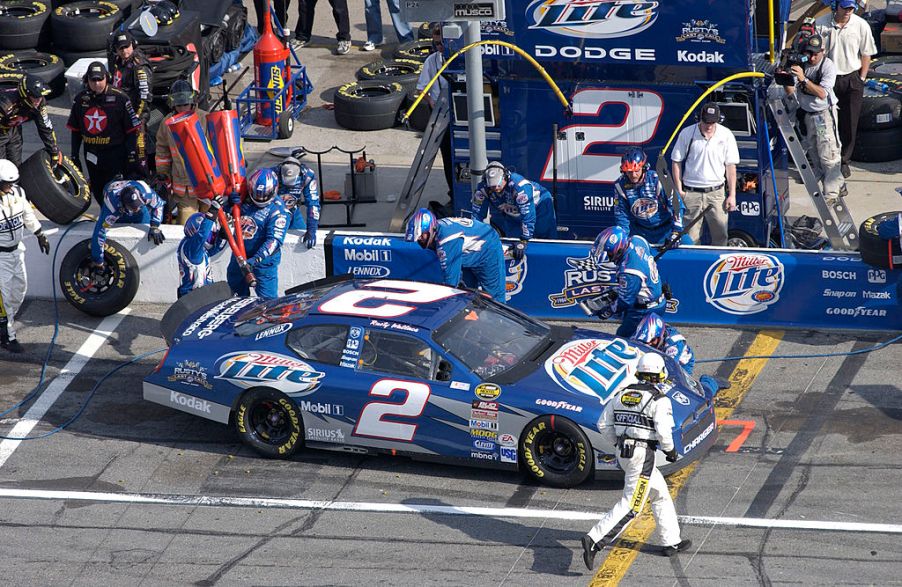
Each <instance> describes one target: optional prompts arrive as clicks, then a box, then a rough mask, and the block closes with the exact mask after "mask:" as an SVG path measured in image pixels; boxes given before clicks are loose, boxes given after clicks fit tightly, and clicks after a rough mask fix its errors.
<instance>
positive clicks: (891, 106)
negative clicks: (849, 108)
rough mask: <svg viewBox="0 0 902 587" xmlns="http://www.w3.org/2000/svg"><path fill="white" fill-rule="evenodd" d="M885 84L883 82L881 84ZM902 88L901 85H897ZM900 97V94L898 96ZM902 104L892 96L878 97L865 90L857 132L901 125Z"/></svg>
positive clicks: (878, 95) (874, 93) (867, 89)
mask: <svg viewBox="0 0 902 587" xmlns="http://www.w3.org/2000/svg"><path fill="white" fill-rule="evenodd" d="M882 83H885V82H882ZM899 85H900V86H902V84H899ZM900 95H902V94H900ZM900 115H902V103H900V101H899V98H896V97H895V96H893V95H892V94H890V95H880V94H877V93H876V92H871V91H869V88H865V91H864V99H862V101H861V114H860V115H859V117H858V132H861V131H872V130H882V129H884V128H894V127H897V126H899V125H900V124H902V117H900Z"/></svg>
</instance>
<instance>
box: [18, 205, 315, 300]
mask: <svg viewBox="0 0 902 587" xmlns="http://www.w3.org/2000/svg"><path fill="white" fill-rule="evenodd" d="M161 228H162V230H163V234H164V235H165V236H166V241H165V242H163V244H161V245H159V246H154V245H153V243H151V242H149V241H148V240H147V227H146V226H140V227H139V226H119V227H114V228H112V229H111V230H109V231H108V232H107V238H109V239H112V240H115V241H116V242H118V243H120V244H121V245H123V246H124V247H126V248H128V250H129V251H131V253H132V255H133V256H134V257H135V260H136V261H137V262H138V266H139V267H140V270H141V286H140V287H139V288H138V294H137V295H136V296H135V301H136V302H153V303H171V302H174V301H175V300H176V295H175V292H176V288H177V287H178V281H179V270H178V264H177V262H176V248H177V247H178V244H179V242H180V241H181V240H182V237H183V236H184V233H183V232H182V227H181V226H175V225H163V226H162V227H161ZM66 229H69V231H68V232H66ZM93 231H94V223H93V222H82V223H79V224H76V225H74V226H72V227H71V228H70V227H69V226H64V227H59V226H57V225H55V224H52V223H47V222H45V223H44V232H45V234H47V237H48V238H49V239H50V255H49V256H47V255H43V254H41V251H40V250H39V249H38V243H37V240H36V239H35V238H34V237H33V236H30V235H29V236H28V237H26V239H25V246H26V247H27V250H26V253H25V264H26V268H27V271H28V296H29V297H35V298H44V299H49V298H51V297H52V296H53V290H52V289H51V287H54V288H56V295H57V296H58V297H60V298H62V292H61V291H60V288H59V277H58V276H57V278H56V281H55V282H54V283H52V284H51V272H50V269H51V267H50V264H51V260H52V259H53V253H54V250H56V246H57V243H59V242H60V238H61V237H63V234H64V233H65V237H64V238H63V243H62V246H60V248H59V252H58V253H57V257H56V268H55V269H56V271H57V272H59V265H60V263H61V262H62V260H63V258H64V257H65V256H66V253H67V252H69V249H71V248H72V246H73V245H75V244H76V243H78V242H79V241H82V240H84V239H87V238H91V234H92V232H93ZM302 234H303V233H302V232H299V231H293V230H292V231H288V235H287V236H286V238H285V244H284V245H282V263H281V265H280V266H279V293H282V292H284V291H285V289H287V288H289V287H291V286H293V285H296V284H298V283H303V282H305V281H310V280H312V279H319V278H321V277H325V275H326V265H325V258H324V256H323V246H322V243H323V241H324V240H325V238H326V235H327V234H328V231H320V232H319V234H318V241H319V242H318V243H317V245H316V247H315V248H313V249H310V250H307V247H306V246H305V245H304V243H303V242H302V241H301V239H300V236H301V235H302ZM231 256H232V253H231V251H230V250H229V248H228V247H226V248H225V249H224V250H223V251H222V252H221V253H220V254H219V255H217V256H216V257H215V258H214V263H213V274H214V279H216V280H224V279H225V274H226V266H227V265H228V263H229V259H231Z"/></svg>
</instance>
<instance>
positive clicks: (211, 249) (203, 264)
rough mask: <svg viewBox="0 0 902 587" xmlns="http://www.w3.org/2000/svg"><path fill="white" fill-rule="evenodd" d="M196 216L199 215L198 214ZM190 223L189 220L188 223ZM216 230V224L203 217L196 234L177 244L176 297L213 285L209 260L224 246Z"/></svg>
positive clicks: (211, 267) (223, 241)
mask: <svg viewBox="0 0 902 587" xmlns="http://www.w3.org/2000/svg"><path fill="white" fill-rule="evenodd" d="M197 214H198V215H201V214H200V213H199V212H198V213H197ZM191 221H192V219H191V218H189V219H188V222H189V223H190V222H191ZM216 228H217V224H216V222H214V221H213V220H212V219H210V218H206V217H204V218H203V220H202V221H201V222H200V228H199V229H198V230H197V232H195V233H194V234H193V235H192V236H186V237H185V238H183V239H182V242H180V243H179V246H178V249H177V250H176V258H177V260H178V264H179V287H178V291H177V292H176V295H177V296H178V297H182V296H183V295H186V294H188V293H189V292H191V291H194V290H195V289H197V288H199V287H203V286H205V285H210V284H211V283H213V265H212V264H211V261H210V258H211V257H213V256H214V255H216V254H217V253H219V251H221V250H222V249H223V247H225V244H226V241H225V239H224V238H223V237H222V235H221V234H220V233H219V230H215V229H216Z"/></svg>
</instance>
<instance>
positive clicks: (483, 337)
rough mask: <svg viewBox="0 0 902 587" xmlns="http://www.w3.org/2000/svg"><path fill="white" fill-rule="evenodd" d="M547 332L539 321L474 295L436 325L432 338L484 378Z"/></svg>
mask: <svg viewBox="0 0 902 587" xmlns="http://www.w3.org/2000/svg"><path fill="white" fill-rule="evenodd" d="M549 332H550V329H549V328H548V326H546V325H544V324H542V323H541V322H536V321H535V320H532V319H530V318H529V317H527V316H524V315H522V314H520V313H518V312H515V311H513V310H511V309H510V308H507V307H505V306H502V305H500V304H496V303H494V302H490V301H487V300H486V299H485V298H482V297H477V298H475V299H474V300H473V301H472V302H471V303H470V304H469V305H468V306H467V307H466V308H465V309H464V310H463V311H461V312H460V313H459V314H457V315H456V316H455V317H454V318H452V319H451V320H449V321H448V322H447V323H446V324H444V325H442V326H441V327H440V328H438V329H437V330H436V331H435V333H434V335H433V339H434V340H435V342H436V343H437V344H439V345H441V347H442V348H444V349H445V350H446V351H447V352H449V353H451V354H452V355H454V356H455V357H457V358H458V359H460V361H461V362H463V363H464V364H465V365H466V366H467V367H469V368H470V370H472V371H473V372H474V373H475V374H476V375H478V376H479V377H482V378H483V379H487V378H489V377H493V376H495V375H498V374H500V373H503V372H504V371H507V370H508V369H510V368H511V367H513V366H514V365H516V364H517V363H519V362H521V361H523V360H525V359H526V358H527V357H529V356H530V355H531V354H532V351H533V350H534V349H535V348H536V347H538V346H539V345H541V344H542V343H543V341H544V340H545V338H546V337H547V336H548V334H549Z"/></svg>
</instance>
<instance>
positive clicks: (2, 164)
mask: <svg viewBox="0 0 902 587" xmlns="http://www.w3.org/2000/svg"><path fill="white" fill-rule="evenodd" d="M15 181H19V168H18V167H16V164H15V163H13V162H12V161H10V160H9V159H0V183H13V182H15Z"/></svg>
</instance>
